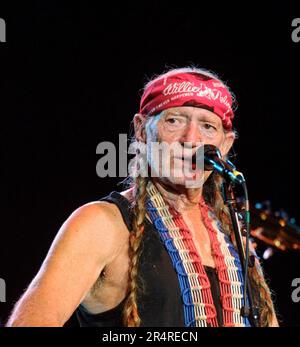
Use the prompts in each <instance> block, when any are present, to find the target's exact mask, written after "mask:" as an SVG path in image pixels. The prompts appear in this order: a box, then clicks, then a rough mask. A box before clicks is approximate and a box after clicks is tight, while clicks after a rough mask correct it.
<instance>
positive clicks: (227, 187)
mask: <svg viewBox="0 0 300 347" xmlns="http://www.w3.org/2000/svg"><path fill="white" fill-rule="evenodd" d="M243 184H244V185H245V186H244V187H243V188H244V191H245V199H246V201H248V194H247V188H246V183H245V181H244V183H243ZM222 190H223V199H224V202H225V204H226V205H227V206H228V209H229V212H230V217H231V222H232V227H233V231H234V236H235V240H236V244H237V249H238V253H239V258H240V262H241V267H242V273H243V278H244V306H243V307H242V308H241V315H242V316H243V317H247V318H248V319H249V321H250V323H251V325H252V326H254V327H258V326H259V323H258V322H259V319H258V318H259V315H258V308H257V307H254V304H253V296H252V295H253V291H252V287H251V283H250V281H248V275H247V274H248V266H249V265H248V260H249V259H248V258H249V234H250V230H249V222H250V214H249V213H250V212H249V210H248V215H246V223H247V247H246V252H245V249H244V245H243V240H242V233H241V230H240V226H239V217H238V212H237V201H236V196H235V193H234V190H233V183H232V182H231V181H230V180H229V179H226V178H225V179H224V183H223V186H222ZM248 205H249V202H248ZM246 213H247V208H246ZM247 294H248V295H247ZM247 298H248V302H249V307H248V304H247Z"/></svg>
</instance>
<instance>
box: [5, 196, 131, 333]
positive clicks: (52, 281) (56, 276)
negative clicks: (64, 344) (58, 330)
mask: <svg viewBox="0 0 300 347" xmlns="http://www.w3.org/2000/svg"><path fill="white" fill-rule="evenodd" d="M109 205H110V204H108V203H99V202H96V203H91V204H87V205H84V206H82V207H80V208H79V209H78V210H76V211H75V212H74V213H73V214H72V215H71V216H70V217H69V218H68V220H67V221H66V222H65V223H64V224H63V226H62V227H61V229H60V231H59V232H58V234H57V236H56V238H55V239H54V241H53V244H52V246H51V248H50V250H49V252H48V255H47V257H46V259H45V260H44V262H43V264H42V266H41V268H40V270H39V272H38V274H37V275H36V277H35V278H34V279H33V280H32V282H31V284H30V285H29V287H28V289H27V290H26V292H25V294H24V295H23V296H22V297H21V299H20V300H19V302H18V303H17V304H16V305H15V308H14V310H13V312H12V314H11V317H10V319H9V320H8V322H7V326H44V327H45V326H63V324H64V323H65V322H66V321H67V320H68V319H69V318H70V316H71V315H72V313H73V312H74V311H75V309H76V308H77V306H78V305H79V304H80V302H81V301H82V300H83V298H84V297H85V295H86V294H87V292H88V291H89V289H90V288H91V286H92V285H93V284H94V283H95V281H96V280H97V278H98V276H99V275H100V273H101V271H102V270H103V268H104V267H105V265H106V264H109V263H110V262H111V261H112V260H113V259H114V257H116V256H117V254H118V252H119V249H120V248H121V246H122V245H123V243H124V242H126V240H125V237H122V235H118V234H117V233H118V230H117V229H118V228H117V227H116V223H115V221H116V217H118V216H116V213H117V212H116V211H115V210H114V209H112V208H111V207H110V206H109Z"/></svg>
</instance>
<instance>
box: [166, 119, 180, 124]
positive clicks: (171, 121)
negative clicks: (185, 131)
mask: <svg viewBox="0 0 300 347" xmlns="http://www.w3.org/2000/svg"><path fill="white" fill-rule="evenodd" d="M167 122H168V123H169V124H178V122H179V121H178V119H176V118H168V119H167Z"/></svg>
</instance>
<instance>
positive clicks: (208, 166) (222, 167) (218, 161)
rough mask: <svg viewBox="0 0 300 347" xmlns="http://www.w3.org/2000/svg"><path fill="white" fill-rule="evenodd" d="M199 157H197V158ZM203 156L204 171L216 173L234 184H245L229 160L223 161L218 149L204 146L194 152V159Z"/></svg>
mask: <svg viewBox="0 0 300 347" xmlns="http://www.w3.org/2000/svg"><path fill="white" fill-rule="evenodd" d="M198 156H199V157H198ZM203 156H204V170H205V171H212V170H215V171H217V172H218V173H219V174H220V175H221V176H222V177H224V178H225V179H227V180H230V181H231V182H233V183H236V184H243V183H245V179H244V176H243V174H242V173H241V172H238V171H237V170H236V168H235V166H234V165H233V164H232V163H231V162H230V161H229V160H223V159H222V156H221V153H220V151H219V149H218V148H217V147H216V146H214V145H204V146H203V147H200V148H198V150H197V151H196V159H197V160H199V158H202V157H203Z"/></svg>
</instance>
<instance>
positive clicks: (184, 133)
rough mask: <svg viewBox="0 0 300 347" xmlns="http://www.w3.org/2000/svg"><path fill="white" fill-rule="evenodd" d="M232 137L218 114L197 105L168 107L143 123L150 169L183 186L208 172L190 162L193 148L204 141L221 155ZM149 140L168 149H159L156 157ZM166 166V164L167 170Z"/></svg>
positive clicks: (164, 179) (193, 152)
mask: <svg viewBox="0 0 300 347" xmlns="http://www.w3.org/2000/svg"><path fill="white" fill-rule="evenodd" d="M233 140H234V133H233V132H227V133H225V132H224V129H223V125H222V121H221V119H220V117H218V116H217V115H216V114H214V113H213V112H211V111H209V110H206V109H203V108H199V107H190V106H186V107H174V108H170V109H167V110H165V111H164V112H162V113H161V114H159V115H158V116H154V117H151V118H150V120H148V122H147V124H146V143H147V155H148V164H149V166H150V168H151V169H152V170H153V172H155V174H156V175H157V176H159V177H160V179H161V180H163V181H165V182H166V183H167V182H169V183H172V184H177V185H185V186H186V187H187V182H190V183H191V182H193V181H195V180H197V182H200V181H201V182H202V184H203V183H204V182H205V181H206V179H207V178H208V176H209V175H210V173H211V172H208V171H205V172H204V171H203V169H202V168H201V166H200V168H199V167H196V166H195V165H193V164H192V156H193V155H194V154H195V152H196V151H197V149H198V148H199V147H201V146H203V145H204V144H212V145H215V146H216V147H218V148H219V149H220V151H221V154H222V155H225V154H227V152H228V151H229V149H230V147H231V145H232V143H233ZM153 143H159V144H162V143H165V144H166V145H167V146H168V147H169V151H162V152H161V153H163V154H162V156H161V155H160V157H159V158H158V157H157V155H155V153H154V152H155V151H154V150H153V147H151V146H153ZM156 153H157V152H156ZM164 165H165V166H164ZM166 166H169V169H168V170H167V171H166V170H165V167H166ZM166 172H167V174H166ZM188 184H189V183H188Z"/></svg>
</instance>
